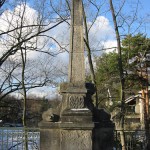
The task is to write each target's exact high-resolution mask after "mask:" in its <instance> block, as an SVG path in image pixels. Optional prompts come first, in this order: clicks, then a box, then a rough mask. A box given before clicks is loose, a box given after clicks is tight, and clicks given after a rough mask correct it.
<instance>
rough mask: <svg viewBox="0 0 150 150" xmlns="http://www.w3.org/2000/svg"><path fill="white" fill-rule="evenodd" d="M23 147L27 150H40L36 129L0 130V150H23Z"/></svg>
mask: <svg viewBox="0 0 150 150" xmlns="http://www.w3.org/2000/svg"><path fill="white" fill-rule="evenodd" d="M26 144H27V145H26ZM25 146H27V147H28V150H39V149H40V132H39V129H38V128H20V127H19V128H18V127H9V128H6V127H1V128H0V150H24V149H25Z"/></svg>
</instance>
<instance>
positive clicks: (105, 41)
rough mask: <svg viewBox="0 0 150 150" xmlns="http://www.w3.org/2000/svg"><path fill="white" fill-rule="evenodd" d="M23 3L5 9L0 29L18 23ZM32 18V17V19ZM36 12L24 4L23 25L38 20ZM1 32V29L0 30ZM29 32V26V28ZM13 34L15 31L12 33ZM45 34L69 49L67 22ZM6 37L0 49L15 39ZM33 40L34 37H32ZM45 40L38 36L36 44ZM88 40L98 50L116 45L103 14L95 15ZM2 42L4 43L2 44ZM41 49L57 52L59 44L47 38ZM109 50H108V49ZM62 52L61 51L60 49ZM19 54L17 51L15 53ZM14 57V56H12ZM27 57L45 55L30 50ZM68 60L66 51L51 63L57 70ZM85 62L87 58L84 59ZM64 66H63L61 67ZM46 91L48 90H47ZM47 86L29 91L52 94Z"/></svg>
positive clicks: (112, 31)
mask: <svg viewBox="0 0 150 150" xmlns="http://www.w3.org/2000/svg"><path fill="white" fill-rule="evenodd" d="M22 10H23V5H18V6H17V7H16V8H15V10H14V12H13V11H11V10H7V11H5V12H4V13H3V14H2V15H1V16H0V24H1V26H0V30H3V31H7V30H8V28H10V29H12V28H13V26H16V25H17V23H18V16H17V14H19V13H22ZM33 18H34V19H33ZM37 21H38V13H37V12H36V11H35V10H34V9H33V8H31V7H29V6H28V5H26V11H25V16H24V25H28V24H37V23H38V22H37ZM8 22H12V26H9V24H8ZM91 24H92V23H91V22H88V25H91ZM53 25H54V23H51V24H50V26H53ZM0 32H1V31H0ZM26 32H27V31H26V30H23V34H26ZM29 32H30V28H29ZM32 32H36V28H32ZM13 34H14V35H15V33H12V35H13ZM46 35H48V36H51V37H53V38H54V39H55V40H57V42H58V43H60V45H61V46H64V47H66V48H67V50H69V36H70V28H69V25H68V24H67V23H65V22H64V23H62V24H60V25H59V26H57V27H55V28H54V29H52V30H50V31H48V32H47V33H46ZM4 38H6V41H4V40H2V41H0V49H3V50H7V49H8V47H9V45H10V46H11V45H12V44H13V43H14V42H16V41H15V39H13V38H12V37H11V36H10V37H9V38H10V40H9V41H10V43H7V42H8V37H4ZM33 40H35V39H33ZM45 40H48V39H47V38H44V37H40V38H39V39H38V46H39V47H42V44H44V42H45ZM89 40H90V46H91V48H92V49H96V50H100V49H101V48H110V47H115V46H116V41H115V40H114V30H113V28H112V27H111V25H110V22H109V20H108V19H107V18H105V17H104V16H99V17H97V19H96V21H95V23H94V25H93V26H92V28H91V30H90V32H89ZM2 44H4V45H2ZM42 50H45V51H46V50H50V51H51V52H53V53H58V52H59V50H60V49H59V45H58V44H56V42H55V41H54V40H52V39H50V40H48V41H47V43H46V45H45V47H44V48H43V49H42ZM108 51H109V50H108ZM61 52H62V51H61ZM1 55H2V51H1V52H0V56H1ZM17 55H19V53H18V54H17ZM97 55H100V53H97ZM13 57H16V56H13ZM28 58H29V59H34V58H35V59H37V58H38V59H39V60H40V59H41V60H42V59H43V60H44V59H47V58H46V57H45V54H41V53H38V52H34V51H30V52H28ZM68 61H69V55H68V53H67V52H65V53H60V54H59V55H58V56H57V57H55V58H53V65H55V68H57V70H62V69H64V70H65V66H67V64H68ZM86 62H87V60H86ZM63 67H64V68H63ZM47 91H48V92H47ZM49 91H50V90H49V88H43V90H42V88H39V89H34V90H32V91H31V93H34V94H36V95H43V96H44V95H45V94H46V93H48V94H52V95H53V94H54V93H55V90H51V91H52V92H49Z"/></svg>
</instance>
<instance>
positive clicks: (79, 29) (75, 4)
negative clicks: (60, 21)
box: [69, 0, 85, 83]
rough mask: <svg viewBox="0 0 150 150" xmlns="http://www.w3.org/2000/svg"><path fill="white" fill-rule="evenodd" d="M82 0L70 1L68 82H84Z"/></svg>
mask: <svg viewBox="0 0 150 150" xmlns="http://www.w3.org/2000/svg"><path fill="white" fill-rule="evenodd" d="M82 7H83V6H82V0H73V1H72V12H71V18H72V19H71V37H70V62H69V82H71V83H76V82H85V64H84V44H83V13H82Z"/></svg>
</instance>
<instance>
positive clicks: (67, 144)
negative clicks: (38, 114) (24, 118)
mask: <svg viewBox="0 0 150 150" xmlns="http://www.w3.org/2000/svg"><path fill="white" fill-rule="evenodd" d="M39 127H40V139H41V141H40V150H92V129H93V127H94V124H93V123H89V124H87V123H72V122H63V123H62V122H57V123H55V122H44V121H42V122H40V123H39Z"/></svg>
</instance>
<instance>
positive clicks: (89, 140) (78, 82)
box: [39, 0, 113, 150]
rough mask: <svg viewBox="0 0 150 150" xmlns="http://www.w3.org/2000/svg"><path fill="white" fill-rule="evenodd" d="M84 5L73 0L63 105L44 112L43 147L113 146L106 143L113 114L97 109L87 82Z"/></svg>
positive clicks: (85, 149) (63, 149) (45, 149)
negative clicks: (106, 125)
mask: <svg viewBox="0 0 150 150" xmlns="http://www.w3.org/2000/svg"><path fill="white" fill-rule="evenodd" d="M82 7H83V6H82V0H72V11H71V35H70V55H69V56H70V58H69V75H68V76H69V79H68V80H69V81H68V82H67V83H62V84H61V85H60V93H61V95H62V102H61V104H60V105H59V106H58V107H57V108H56V109H51V108H50V109H48V110H47V111H46V112H44V113H43V115H42V117H43V120H42V121H41V122H40V123H39V127H40V139H41V141H40V150H99V149H100V148H101V150H103V148H102V147H105V148H104V149H105V150H106V149H108V150H109V148H110V146H109V148H107V147H108V145H107V144H106V145H105V144H104V143H103V142H104V141H105V142H106V140H107V138H108V140H109V142H110V139H109V138H110V133H111V135H112V131H113V130H112V128H109V127H108V128H109V129H108V128H107V129H106V128H105V129H103V127H104V126H105V123H106V122H107V124H111V122H110V120H109V119H110V116H109V115H108V114H107V113H105V112H104V111H103V110H101V111H100V110H97V109H96V108H94V106H93V104H92V102H91V96H92V94H94V85H93V84H90V83H85V66H84V43H83V14H82V10H83V9H82ZM103 112H104V114H102V113H103ZM99 115H100V116H99ZM101 115H102V117H101ZM97 116H98V117H97ZM104 116H105V117H104ZM104 122H105V123H104ZM108 122H109V123H108ZM108 133H109V134H108ZM103 135H104V136H105V138H103ZM99 143H101V144H99ZM109 145H111V144H109Z"/></svg>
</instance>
